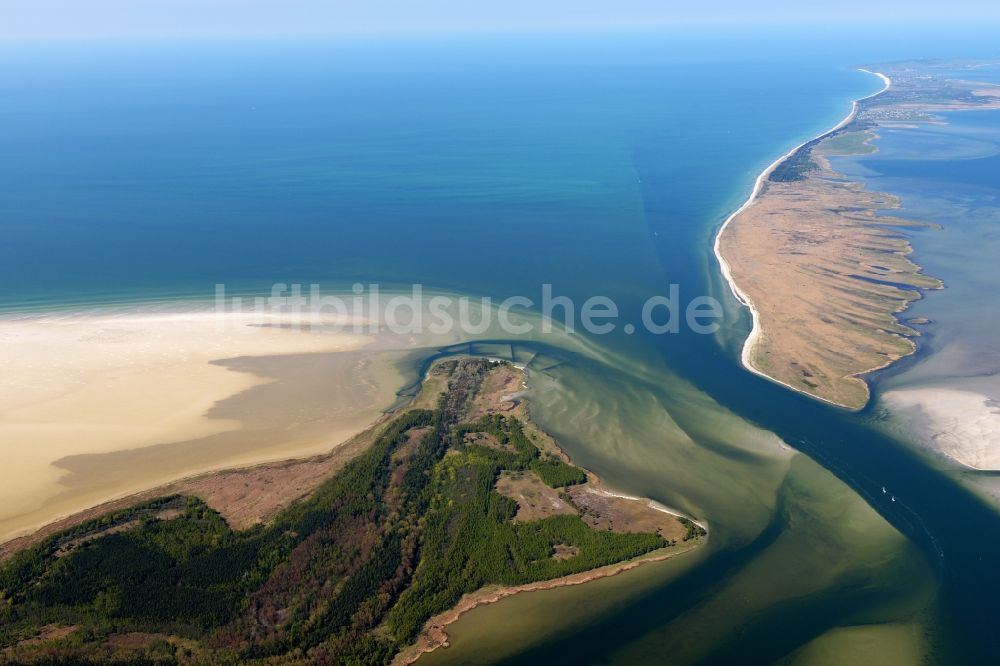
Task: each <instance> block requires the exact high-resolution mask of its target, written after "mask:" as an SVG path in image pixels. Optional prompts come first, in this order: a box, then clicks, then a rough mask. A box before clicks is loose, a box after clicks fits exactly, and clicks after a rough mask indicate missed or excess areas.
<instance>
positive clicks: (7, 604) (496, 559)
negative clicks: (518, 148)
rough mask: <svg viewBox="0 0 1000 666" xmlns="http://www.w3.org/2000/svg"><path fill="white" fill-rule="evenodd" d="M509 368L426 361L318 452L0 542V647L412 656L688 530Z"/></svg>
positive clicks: (652, 552) (120, 653)
mask: <svg viewBox="0 0 1000 666" xmlns="http://www.w3.org/2000/svg"><path fill="white" fill-rule="evenodd" d="M524 382H525V376H524V372H523V370H522V369H520V368H518V367H516V366H514V365H512V364H510V363H508V362H504V361H492V360H488V359H483V358H449V359H443V360H439V361H438V362H436V363H435V364H433V365H432V366H431V368H430V370H429V371H428V373H427V376H426V379H425V381H424V384H423V387H422V390H421V391H420V393H419V394H418V395H417V396H416V397H415V399H414V400H413V402H412V403H411V404H409V405H407V406H405V407H402V408H400V409H398V410H396V411H395V412H393V413H390V414H387V415H386V416H385V417H384V418H383V419H382V420H381V421H380V422H379V423H377V424H375V425H374V426H373V427H372V428H370V429H368V430H367V431H365V432H364V433H362V434H360V435H358V436H357V437H355V438H354V439H352V440H351V441H349V442H348V443H347V444H345V445H344V446H341V447H338V448H337V449H336V450H334V451H333V452H331V453H330V454H327V455H324V456H315V457H312V458H309V459H304V460H294V461H286V462H283V463H278V464H267V465H261V466H258V467H253V468H248V469H242V470H230V471H224V472H217V473H212V474H207V475H204V476H200V477H195V478H191V479H187V480H183V481H179V482H176V483H174V484H171V485H169V486H166V487H163V488H160V489H157V490H156V491H149V492H146V493H143V494H142V495H139V496H133V497H131V498H130V499H127V500H120V501H117V502H114V503H111V504H107V505H103V506H101V507H97V508H95V509H92V510H91V511H88V512H84V513H82V514H78V515H77V516H74V517H72V518H69V519H64V520H62V521H59V522H58V523H56V524H53V525H50V526H49V527H47V528H45V529H43V530H40V531H38V532H36V533H35V534H33V535H30V536H27V537H22V538H20V539H16V540H14V541H11V542H8V543H7V544H4V545H3V546H2V549H0V557H2V558H3V562H2V564H0V661H3V662H5V663H9V662H14V663H25V664H30V663H38V664H41V663H45V664H51V663H67V664H69V663H73V664H77V663H110V662H114V663H152V664H202V663H233V664H236V663H240V664H274V663H282V664H312V663H315V664H383V663H388V662H390V661H395V662H396V663H412V662H413V661H415V660H416V659H417V658H419V656H420V655H421V654H423V653H424V652H427V651H430V650H433V649H436V648H438V647H442V646H447V635H446V633H445V628H446V627H447V625H448V624H449V623H450V622H453V621H454V620H455V619H457V618H458V616H459V615H461V614H462V613H463V612H466V611H468V610H470V609H472V608H474V607H476V606H477V605H479V604H482V603H490V602H493V601H496V600H498V599H501V598H503V597H505V596H509V595H511V594H514V593H518V592H522V591H527V590H533V589H544V588H548V587H554V586H559V585H571V584H578V583H583V582H586V581H588V580H592V579H595V578H598V577H603V576H610V575H614V574H616V573H619V572H621V571H624V570H627V569H630V568H632V567H635V566H638V565H640V564H642V563H645V562H651V561H655V560H661V559H665V558H668V557H674V556H676V555H678V554H680V553H683V552H686V551H689V550H691V549H692V548H696V547H697V546H698V545H700V544H701V543H703V542H704V540H705V537H706V534H707V533H706V531H705V529H704V528H703V527H702V526H701V525H700V524H698V523H697V522H695V521H693V520H691V519H688V518H686V517H684V516H680V515H677V514H675V513H672V512H670V511H669V510H668V509H666V507H662V506H660V505H658V504H656V503H655V502H651V501H649V500H647V499H642V498H634V497H627V496H623V495H620V494H617V493H614V492H611V491H610V490H608V489H606V488H604V487H603V486H602V485H601V482H600V481H599V479H597V478H596V477H595V476H594V475H593V474H591V473H589V472H588V471H586V470H584V469H582V468H580V467H576V466H574V465H573V464H572V463H571V462H570V461H569V459H568V457H567V456H566V454H565V453H564V452H563V451H562V450H561V449H560V448H559V447H558V445H557V443H556V442H555V440H554V439H553V438H552V437H550V436H549V435H548V434H547V433H545V432H544V431H543V430H541V429H540V428H539V427H538V426H537V425H536V424H535V423H534V422H533V421H532V419H531V417H530V414H529V412H528V409H527V405H526V403H525V401H524V392H525V383H524Z"/></svg>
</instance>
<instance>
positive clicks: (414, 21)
mask: <svg viewBox="0 0 1000 666" xmlns="http://www.w3.org/2000/svg"><path fill="white" fill-rule="evenodd" d="M967 19H986V20H1000V3H996V2H993V1H989V2H987V1H985V0H949V2H947V3H942V2H940V0H880V1H877V2H873V1H872V0H838V1H837V2H824V3H813V2H802V0H772V1H771V2H757V3H750V2H746V1H745V0H703V1H700V2H676V1H671V0H616V1H615V2H609V1H608V0H502V1H501V0H489V1H487V0H0V40H22V39H28V40H34V39H104V38H143V37H155V38H171V37H213V36H219V37H243V36H267V35H274V36H286V35H319V34H331V35H335V34H361V33H399V32H403V33H420V32H441V31H448V32H450V31H491V30H535V29H545V30H550V29H577V28H599V27H606V28H621V27H632V26H648V27H657V26H670V25H677V24H690V23H698V24H717V23H725V24H728V25H737V24H747V23H753V24H761V23H796V22H808V23H815V22H822V21H837V22H845V21H873V20H879V21H917V22H919V21H927V20H954V21H962V20H967Z"/></svg>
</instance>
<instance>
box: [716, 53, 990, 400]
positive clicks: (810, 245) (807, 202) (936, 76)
mask: <svg viewBox="0 0 1000 666" xmlns="http://www.w3.org/2000/svg"><path fill="white" fill-rule="evenodd" d="M961 67H962V66H961V65H956V64H955V63H926V62H904V63H895V64H892V65H885V66H879V67H877V68H876V67H872V68H870V69H865V70H863V71H866V72H869V73H872V74H875V75H876V76H878V77H880V78H881V79H882V81H883V83H884V86H885V87H884V88H883V90H882V91H880V92H878V93H876V94H874V95H872V96H870V97H866V98H863V99H860V100H858V101H856V102H855V103H854V104H853V108H852V110H851V113H850V114H849V115H848V116H847V118H845V119H844V120H843V121H841V122H840V123H839V124H838V125H837V126H836V127H834V128H833V129H831V130H829V131H827V132H825V133H823V134H821V135H820V136H818V137H817V138H815V139H813V140H811V141H808V142H806V143H804V144H802V145H801V146H799V147H797V148H795V149H794V150H792V151H790V152H789V153H788V154H786V155H785V156H783V157H781V158H780V159H778V160H777V161H775V162H774V163H773V164H771V165H770V166H769V167H768V168H767V169H765V170H764V172H763V173H762V174H761V175H760V176H759V177H758V178H757V182H756V184H755V186H754V189H753V192H752V194H751V196H750V198H749V199H748V200H747V202H746V203H745V204H744V205H743V206H742V207H740V209H739V210H737V211H736V212H735V213H733V215H731V216H730V217H729V219H727V220H726V222H725V223H724V224H723V226H722V228H721V229H720V231H719V233H718V235H717V237H716V242H715V253H716V256H717V258H718V260H719V263H720V265H721V267H722V272H723V275H724V276H725V278H726V280H727V281H728V283H729V285H730V287H731V288H732V290H733V293H734V294H735V295H736V297H737V299H738V300H739V301H740V302H741V303H742V304H744V305H746V306H747V307H748V308H749V309H750V312H751V315H752V318H753V325H752V330H751V333H750V335H749V337H748V338H747V340H746V342H745V343H744V347H743V352H742V362H743V365H744V366H745V367H746V368H747V369H749V370H751V371H753V372H755V373H757V374H759V375H762V376H764V377H767V378H768V379H771V380H773V381H776V382H778V383H780V384H783V385H785V386H786V387H788V388H791V389H794V390H796V391H800V392H802V393H805V394H808V395H810V396H812V397H815V398H818V399H820V400H823V401H826V402H829V403H832V404H834V405H837V406H840V407H844V408H847V409H852V410H858V409H861V408H863V407H864V406H865V405H866V404H867V403H868V401H869V399H870V390H869V386H868V383H867V381H866V379H865V375H866V374H868V373H871V372H873V371H875V370H878V369H880V368H884V367H886V366H888V365H890V364H892V363H894V362H896V361H897V360H899V359H901V358H903V357H905V356H907V355H909V354H912V353H913V352H914V351H915V349H916V345H915V344H914V338H916V337H917V336H918V335H919V332H918V331H917V330H915V329H914V328H912V327H911V326H910V325H907V323H904V322H903V321H901V320H900V318H899V316H900V313H902V312H903V311H905V310H906V309H907V307H908V306H909V304H910V303H911V302H912V301H914V300H916V299H918V298H921V295H922V291H923V290H928V289H940V288H942V287H943V284H942V282H941V281H940V280H939V279H937V278H935V277H931V276H928V275H925V274H924V273H923V272H922V271H921V267H920V266H919V265H917V264H916V263H914V261H913V260H912V259H911V258H910V255H911V253H912V251H913V248H912V246H911V244H910V241H909V239H908V236H907V230H909V229H913V228H917V227H925V228H926V227H933V224H932V223H928V222H924V221H914V220H907V219H903V218H901V217H897V216H887V215H880V212H881V211H885V210H893V209H897V208H899V207H900V202H899V200H898V199H897V198H896V197H893V196H891V195H889V194H885V193H881V192H871V191H868V190H866V189H865V187H864V185H863V183H860V182H855V181H851V180H849V179H847V178H846V177H845V176H843V175H842V174H840V173H838V172H836V171H835V170H834V169H833V168H832V167H831V165H830V161H829V159H828V158H829V157H832V156H836V155H851V154H865V153H870V152H874V151H875V150H876V147H875V146H873V145H872V141H874V140H875V139H877V138H878V130H879V128H881V127H912V126H914V125H916V124H918V123H921V122H940V118H939V117H936V116H934V115H933V114H934V113H935V112H943V111H964V110H978V109H998V108H1000V87H998V86H993V85H991V84H987V83H980V82H972V81H964V80H960V79H956V78H954V73H955V71H956V70H960V69H961ZM875 70H877V71H875ZM909 323H911V324H912V323H914V322H909Z"/></svg>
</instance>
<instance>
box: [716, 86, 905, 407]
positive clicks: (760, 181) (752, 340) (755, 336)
mask: <svg viewBox="0 0 1000 666" xmlns="http://www.w3.org/2000/svg"><path fill="white" fill-rule="evenodd" d="M859 71H861V72H864V73H866V74H873V75H874V76H877V77H878V78H879V79H881V80H882V84H883V87H882V89H881V90H879V91H878V92H874V93H872V94H871V95H867V96H865V97H862V98H861V99H859V100H854V101H852V102H851V111H850V113H848V114H847V116H845V117H844V118H843V119H842V120H841V121H840V122H838V123H837V124H836V125H834V126H833V127H831V128H830V129H828V130H826V131H824V132H821V133H819V134H817V135H816V136H815V137H813V138H811V139H809V140H808V141H803V142H802V143H800V144H799V145H797V146H795V147H794V148H792V149H791V150H789V151H788V152H787V153H785V154H784V155H782V156H781V157H779V158H778V159H776V160H775V161H773V162H771V164H769V165H768V166H767V167H766V168H765V169H764V170H763V171H761V172H760V174H759V175H758V176H757V179H756V180H755V181H754V184H753V189H752V190H751V191H750V196H749V197H747V200H746V201H744V202H743V205H741V206H740V207H739V208H737V209H736V210H735V211H733V213H732V214H730V216H729V217H727V218H726V221H725V222H723V223H722V226H721V227H719V231H718V233H716V234H715V242H714V244H713V251H714V252H715V258H716V260H717V261H718V262H719V268H720V270H721V272H722V276H723V277H724V278H725V280H726V283H727V284H728V285H729V289H730V290H731V291H732V293H733V296H735V298H736V300H737V301H739V302H740V304H742V305H744V306H746V308H747V309H748V310H749V311H750V318H751V325H750V334H749V335H748V336H747V339H746V340H745V341H744V343H743V350H742V353H741V354H740V361H741V362H742V364H743V367H744V368H746V369H747V370H749V371H750V372H752V373H754V374H755V375H758V376H760V377H763V378H765V379H769V380H770V381H772V382H775V383H777V384H780V385H782V386H784V387H785V388H789V389H791V390H793V391H796V392H798V393H802V394H803V395H808V396H809V397H811V398H815V399H817V400H821V401H823V402H827V403H830V404H834V405H836V403H832V402H830V401H829V400H825V399H823V398H822V397H819V396H814V395H811V394H809V393H806V392H805V391H802V390H801V389H799V388H797V387H795V386H792V385H790V384H787V383H785V382H783V381H781V380H779V379H776V378H775V377H771V376H770V375H768V374H767V373H765V372H763V371H762V370H760V369H759V368H757V367H756V366H754V364H753V362H752V360H751V359H752V357H753V351H754V347H755V346H756V345H757V343H758V341H759V340H760V336H761V327H760V314H759V313H758V311H757V309H756V308H755V307H754V304H753V302H752V301H751V300H750V298H749V296H747V294H746V293H744V292H743V290H741V289H740V286H739V285H738V284H737V283H736V281H735V280H734V279H733V274H732V269H731V268H730V266H729V263H728V262H727V261H726V260H725V258H724V257H723V256H722V247H721V239H722V235H723V234H724V233H725V232H726V229H727V228H728V227H729V225H730V224H732V223H733V221H734V220H736V218H738V217H739V216H740V214H741V213H742V212H743V211H745V210H746V209H747V208H749V207H750V206H752V205H753V203H754V202H755V201H756V200H757V197H758V196H760V193H761V191H762V190H763V189H764V183H765V182H766V181H767V179H768V177H769V176H770V175H771V174H772V173H773V172H774V170H775V169H777V168H778V166H779V165H780V164H781V163H782V162H784V161H785V160H787V159H788V158H789V157H791V156H792V155H794V154H795V153H796V152H798V150H799V149H800V148H802V146H804V145H806V144H807V143H810V142H812V141H815V140H817V139H820V138H822V137H824V136H826V135H828V134H832V133H833V132H836V131H837V130H839V129H840V128H842V127H844V126H845V125H847V124H848V123H850V122H851V121H852V120H854V116H855V115H857V113H858V102H859V101H861V100H865V99H869V98H871V97H875V96H876V95H881V94H882V93H884V92H885V91H886V90H888V89H889V87H890V86H891V85H892V80H891V79H889V77H888V76H886V75H885V74H882V73H881V72H872V71H869V70H867V69H859ZM837 406H839V405H837Z"/></svg>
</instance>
